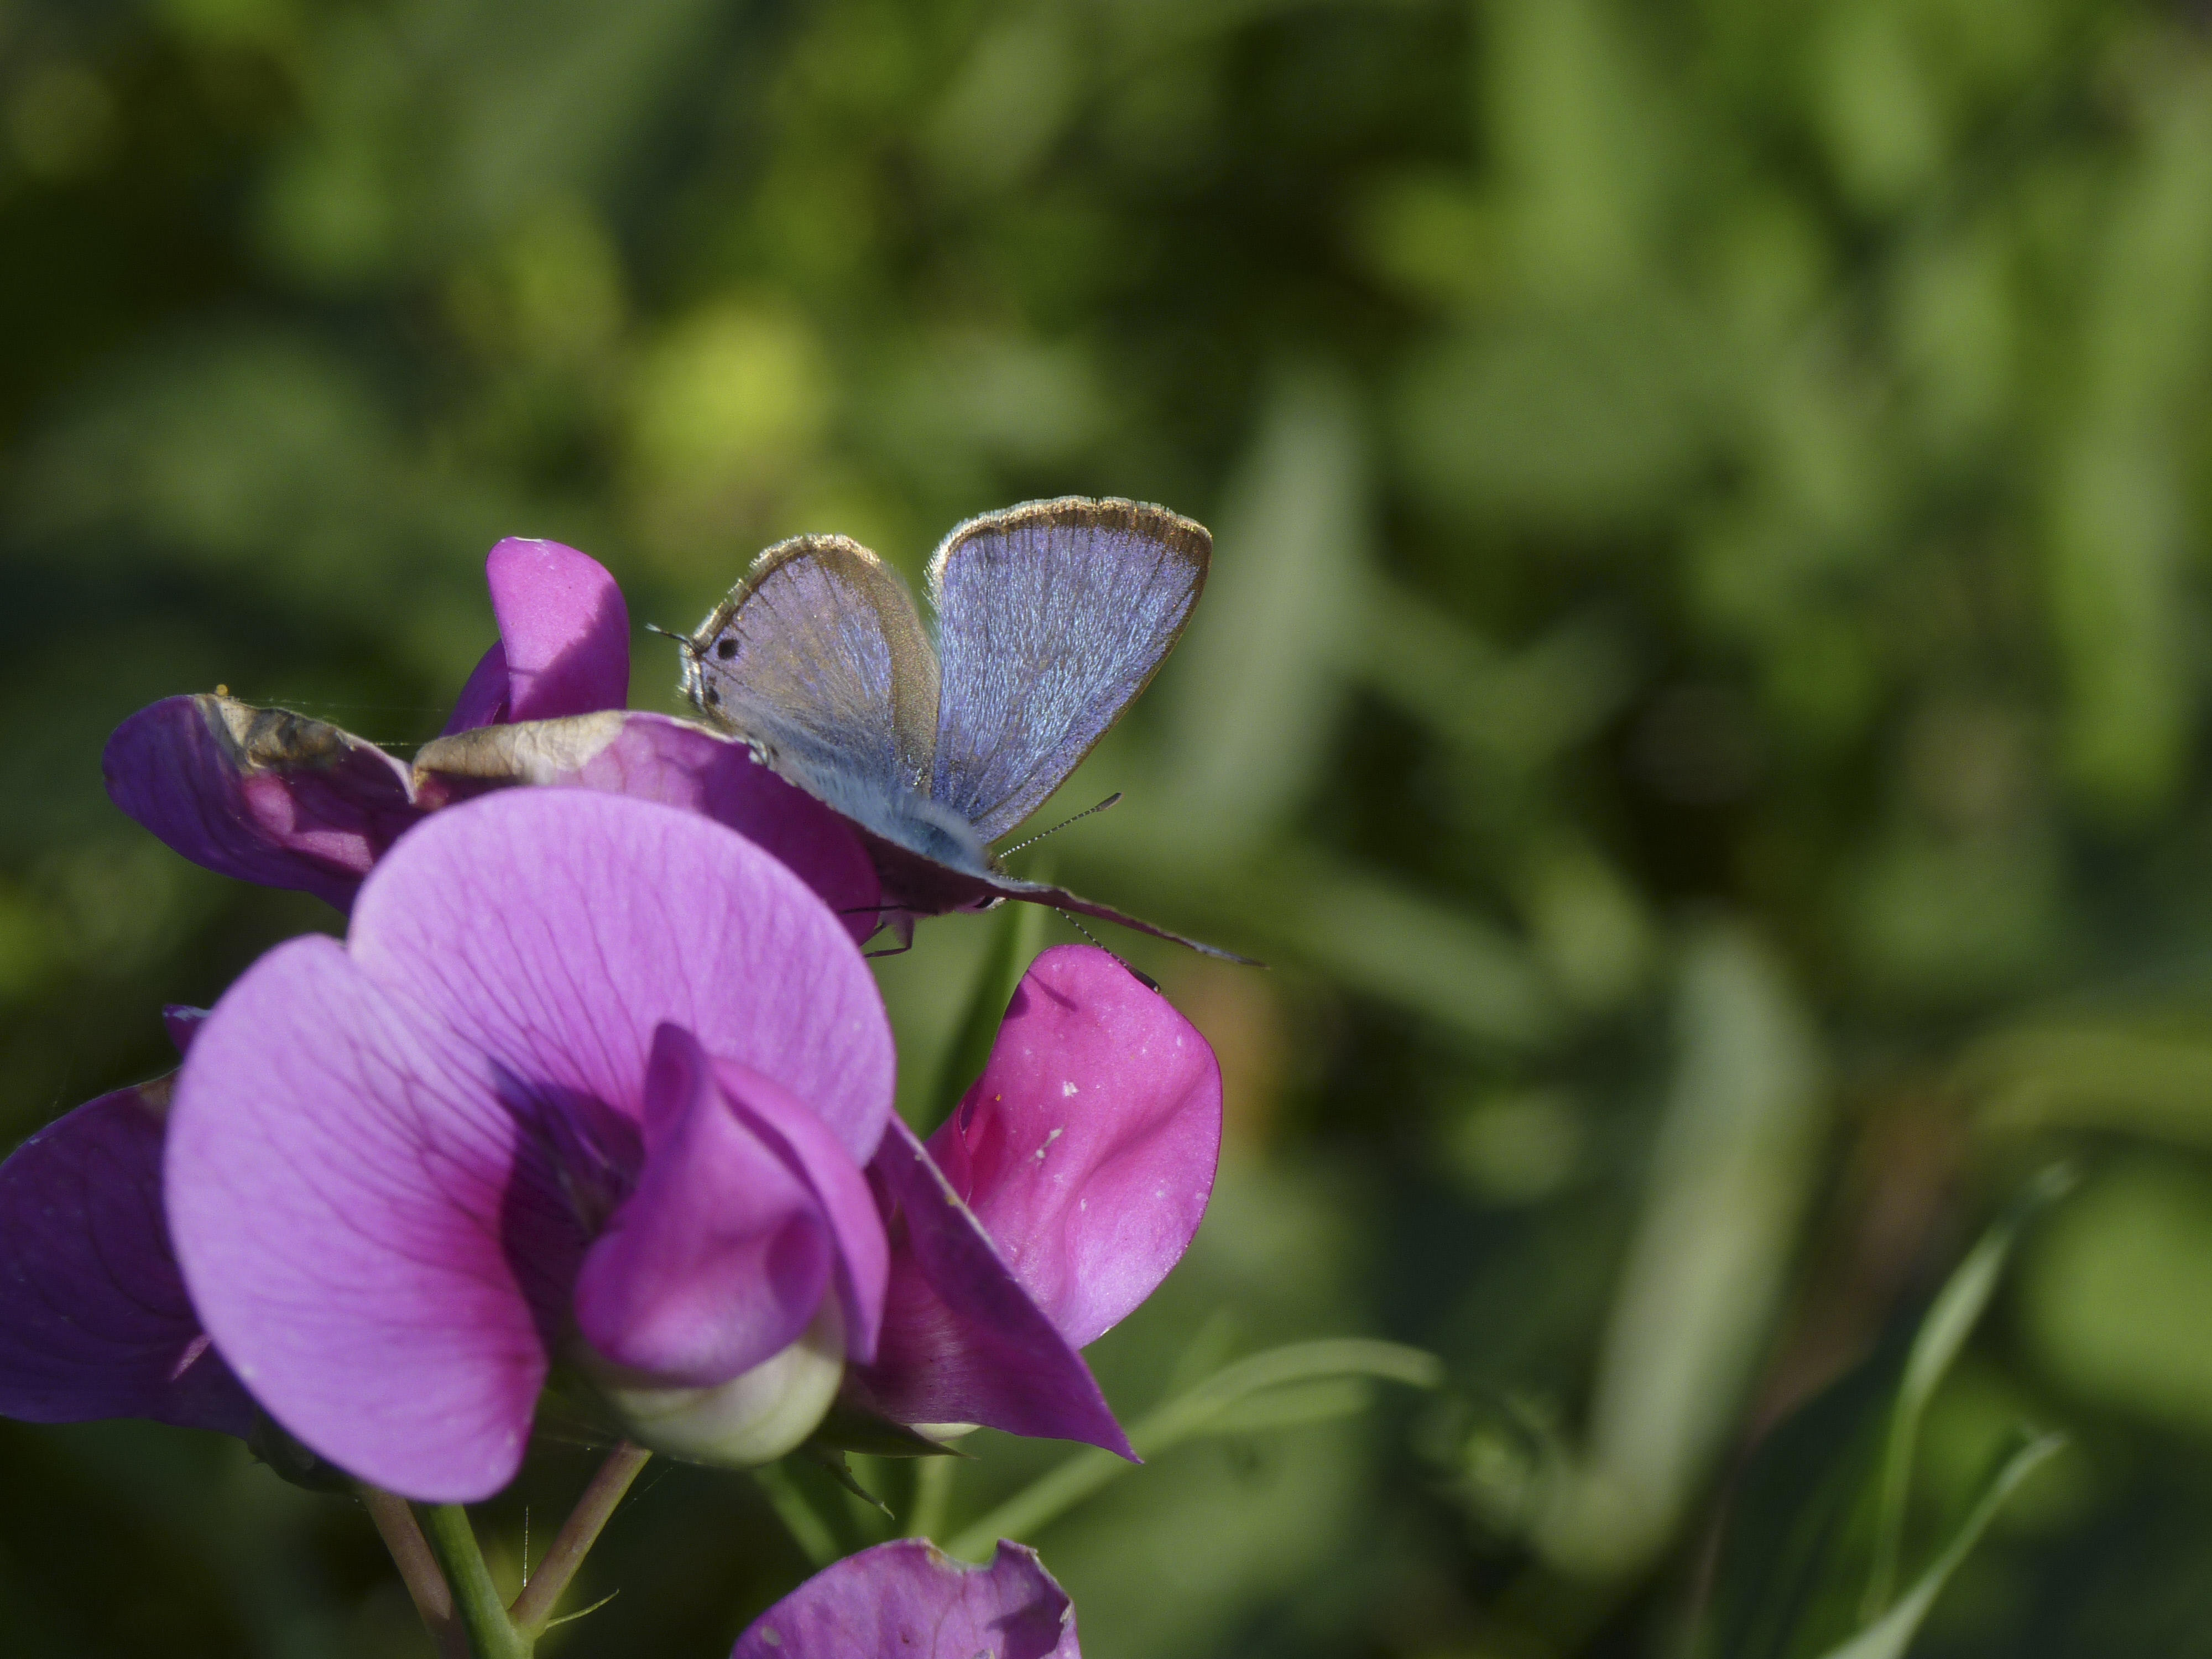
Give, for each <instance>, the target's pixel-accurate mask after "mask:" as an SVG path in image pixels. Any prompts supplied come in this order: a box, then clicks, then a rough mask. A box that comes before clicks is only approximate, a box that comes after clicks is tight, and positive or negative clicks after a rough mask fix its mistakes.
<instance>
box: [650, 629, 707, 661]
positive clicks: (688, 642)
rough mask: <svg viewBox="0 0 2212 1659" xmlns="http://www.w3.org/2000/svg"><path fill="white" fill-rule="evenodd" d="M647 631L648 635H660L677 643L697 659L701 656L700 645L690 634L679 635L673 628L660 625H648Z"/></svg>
mask: <svg viewBox="0 0 2212 1659" xmlns="http://www.w3.org/2000/svg"><path fill="white" fill-rule="evenodd" d="M645 631H646V632H647V633H648V634H658V635H660V636H661V637H662V638H663V639H666V640H673V641H676V643H677V644H678V645H680V646H682V647H684V649H685V650H686V651H688V652H690V653H691V654H692V655H693V656H695V657H696V656H697V655H698V654H699V643H698V641H696V640H694V639H693V638H692V637H691V636H690V635H689V634H679V633H678V632H677V631H676V630H675V629H672V628H663V627H662V626H661V625H660V624H659V623H646V624H645Z"/></svg>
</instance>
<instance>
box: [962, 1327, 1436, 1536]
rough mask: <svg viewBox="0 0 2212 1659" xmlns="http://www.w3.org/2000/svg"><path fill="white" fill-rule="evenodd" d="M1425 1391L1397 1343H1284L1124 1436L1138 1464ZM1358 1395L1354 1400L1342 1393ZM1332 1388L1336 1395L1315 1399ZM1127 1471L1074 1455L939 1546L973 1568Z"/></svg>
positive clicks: (1222, 1373) (1424, 1360)
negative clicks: (1395, 1389) (1404, 1391)
mask: <svg viewBox="0 0 2212 1659" xmlns="http://www.w3.org/2000/svg"><path fill="white" fill-rule="evenodd" d="M1370 1378H1371V1379H1375V1380H1377V1381H1381V1382H1386V1383H1405V1384H1407V1386H1408V1387H1411V1388H1416V1389H1433V1388H1435V1387H1437V1385H1438V1384H1439V1383H1442V1382H1443V1361H1441V1360H1439V1359H1438V1358H1437V1357H1436V1356H1435V1355H1434V1354H1431V1353H1425V1352H1422V1351H1421V1350H1420V1349H1419V1348H1409V1347H1406V1346H1402V1345H1401V1344H1399V1343H1396V1342H1376V1341H1370V1340H1365V1339H1362V1338H1358V1337H1340V1338H1334V1339H1331V1340H1323V1341H1318V1342H1292V1343H1289V1344H1286V1345H1285V1346H1282V1347H1279V1348H1270V1349H1268V1350H1267V1351H1266V1352H1263V1353H1256V1354H1254V1355H1253V1356H1252V1357H1251V1358H1249V1359H1240V1360H1238V1361H1237V1363H1236V1364H1233V1365H1227V1366H1224V1367H1223V1368H1222V1369H1221V1370H1218V1371H1216V1372H1215V1373H1214V1374H1213V1375H1212V1376H1209V1377H1207V1378H1206V1381H1204V1382H1203V1383H1200V1384H1198V1385H1197V1386H1196V1387H1195V1388H1194V1389H1190V1390H1189V1391H1188V1392H1187V1393H1184V1394H1182V1395H1177V1396H1176V1398H1175V1399H1173V1400H1170V1401H1168V1402H1167V1403H1166V1404H1165V1405H1164V1406H1161V1407H1157V1408H1156V1409H1154V1410H1153V1411H1152V1412H1151V1413H1148V1414H1146V1416H1145V1417H1144V1418H1143V1419H1140V1420H1139V1422H1138V1423H1137V1424H1136V1425H1134V1426H1133V1428H1131V1429H1130V1431H1129V1443H1130V1444H1131V1445H1133V1446H1134V1447H1135V1448H1136V1449H1137V1453H1138V1455H1139V1456H1141V1457H1146V1458H1151V1457H1156V1456H1158V1455H1159V1454H1160V1453H1162V1452H1164V1451H1166V1450H1167V1449H1169V1448H1170V1447H1171V1446H1176V1445H1179V1444H1181V1443H1182V1442H1183V1441H1186V1440H1191V1439H1195V1438H1197V1437H1200V1436H1201V1435H1205V1434H1237V1433H1243V1432H1246V1431H1255V1430H1259V1429H1263V1428H1279V1427H1285V1426H1288V1425H1292V1424H1297V1423H1312V1422H1318V1421H1322V1420H1324V1419H1328V1418H1332V1417H1340V1416H1342V1415H1344V1414H1345V1413H1346V1412H1347V1411H1350V1410H1355V1409H1357V1408H1358V1406H1359V1405H1361V1404H1364V1403H1365V1401H1364V1393H1365V1389H1364V1383H1365V1381H1366V1380H1367V1379H1370ZM1346 1382H1351V1383H1355V1384H1357V1385H1359V1386H1360V1391H1361V1394H1362V1396H1363V1397H1362V1398H1361V1399H1359V1400H1357V1401H1354V1400H1352V1399H1351V1398H1350V1397H1349V1396H1348V1395H1346V1393H1345V1392H1343V1384H1344V1383H1346ZM1331 1387H1334V1389H1336V1390H1337V1391H1336V1392H1334V1393H1329V1392H1324V1391H1323V1390H1325V1389H1328V1388H1331ZM1130 1468H1133V1465H1132V1464H1130V1463H1128V1462H1125V1461H1124V1460H1122V1459H1121V1458H1119V1457H1116V1456H1115V1455H1114V1454H1113V1453H1111V1452H1107V1451H1099V1450H1096V1449H1093V1450H1091V1451H1085V1452H1079V1453H1078V1454H1076V1455H1074V1456H1073V1457H1071V1458H1069V1459H1068V1460H1067V1462H1065V1463H1062V1464H1061V1465H1060V1467H1059V1468H1055V1469H1053V1470H1051V1471H1050V1472H1048V1474H1045V1475H1043V1476H1042V1478H1040V1479H1038V1480H1036V1481H1033V1482H1032V1483H1031V1484H1030V1485H1029V1486H1026V1487H1024V1489H1023V1490H1022V1491H1020V1492H1017V1493H1015V1494H1014V1496H1013V1497H1012V1498H1008V1499H1007V1500H1006V1502H1005V1503H1003V1504H1000V1505H999V1506H998V1507H997V1508H996V1509H994V1510H992V1511H991V1512H990V1513H989V1514H987V1515H986V1516H983V1517H982V1518H981V1520H979V1521H976V1522H973V1523H972V1524H970V1525H969V1526H968V1527H966V1528H963V1529H962V1530H961V1532H960V1533H959V1534H958V1535H957V1536H956V1537H955V1538H954V1539H953V1540H952V1541H951V1543H950V1544H948V1545H946V1546H945V1548H946V1550H947V1552H948V1553H951V1554H953V1555H958V1556H965V1557H967V1558H968V1559H971V1560H981V1559H982V1558H983V1557H984V1556H986V1555H987V1554H989V1553H990V1552H991V1550H992V1548H993V1547H994V1546H995V1545H996V1544H997V1542H998V1541H999V1540H1000V1539H1001V1538H1021V1537H1023V1536H1024V1535H1026V1534H1030V1533H1033V1532H1035V1531H1036V1529H1037V1528H1041V1527H1042V1526H1044V1525H1046V1524H1047V1523H1048V1522H1052V1521H1054V1520H1056V1519H1058V1518H1059V1517H1060V1516H1062V1515H1064V1514H1066V1512H1067V1511H1068V1510H1072V1509H1073V1508H1074V1507H1075V1506H1076V1505H1077V1504H1079V1503H1081V1502H1082V1501H1083V1500H1084V1499H1085V1498H1088V1497H1090V1496H1091V1494H1092V1493H1093V1492H1097V1491H1098V1490H1099V1489H1100V1488H1101V1487H1103V1486H1106V1485H1108V1484H1109V1483H1110V1482H1112V1481H1113V1480H1116V1479H1118V1478H1119V1477H1120V1476H1121V1475H1122V1474H1127V1472H1128V1470H1129V1469H1130Z"/></svg>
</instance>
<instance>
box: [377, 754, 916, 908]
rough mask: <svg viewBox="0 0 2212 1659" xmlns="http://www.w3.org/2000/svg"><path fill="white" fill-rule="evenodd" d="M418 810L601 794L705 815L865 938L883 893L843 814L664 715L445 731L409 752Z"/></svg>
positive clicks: (750, 758)
mask: <svg viewBox="0 0 2212 1659" xmlns="http://www.w3.org/2000/svg"><path fill="white" fill-rule="evenodd" d="M415 777H416V792H417V795H418V798H419V799H422V801H423V802H424V803H425V804H426V805H435V804H438V803H441V802H442V801H444V800H446V799H457V798H461V797H465V796H467V795H469V794H472V793H479V792H481V791H482V790H483V789H485V788H487V787H503V786H506V785H509V784H518V783H523V784H538V785H551V786H556V787H557V786H573V787H581V788H586V789H604V790H608V791H611V792H612V793H617V794H624V795H634V796H636V797H637V798H638V799H642V800H657V801H660V802H662V803H664V804H665V805H670V806H680V807H683V808H684V809H685V810H687V811H693V812H702V813H704V814H705V815H706V816H707V817H710V818H713V819H714V820H715V821H716V822H717V823H726V824H727V825H729V827H730V828H731V829H735V830H736V831H737V832H738V834H739V835H741V836H744V837H745V838H746V839H747V840H749V841H750V842H754V843H755V844H756V845H757V846H759V847H761V848H764V849H766V850H767V851H768V852H769V853H771V854H774V855H775V857H776V858H777V859H778V860H781V862H782V863H784V864H785V865H787V866H789V867H790V868H791V869H792V870H793V871H794V872H797V874H798V876H799V879H800V880H802V881H804V882H805V884H807V885H808V886H809V887H811V888H812V889H813V890H815V891H816V892H817V894H819V895H820V896H821V897H822V902H823V903H825V904H827V905H828V906H829V908H831V909H833V910H835V911H836V912H837V913H838V914H839V915H842V917H843V918H844V919H845V924H846V931H847V932H848V933H851V934H852V936H853V937H854V939H866V938H867V937H868V936H869V935H870V934H872V933H874V932H875V931H876V927H877V922H878V907H879V906H880V904H881V902H882V900H883V889H882V886H881V884H880V883H879V882H878V878H877V876H876V869H875V865H874V864H873V862H872V861H871V860H870V859H869V857H868V855H867V854H866V852H865V851H864V850H863V849H862V848H861V846H860V841H859V839H858V838H857V837H856V836H854V834H853V833H852V831H851V830H850V829H848V828H847V827H846V825H845V821H844V820H843V819H842V818H841V817H838V816H837V814H836V813H835V812H833V811H830V810H829V808H828V807H827V806H824V805H823V804H822V803H821V802H820V801H817V800H816V799H814V797H813V796H811V795H810V794H808V793H806V792H805V790H803V789H799V788H798V787H794V786H793V785H792V784H788V783H786V782H785V781H783V780H782V779H781V778H780V777H778V776H776V775H775V773H773V772H771V771H770V770H769V769H768V768H767V767H766V766H764V765H763V764H762V763H760V762H759V761H758V760H757V759H755V758H754V757H753V752H752V750H750V748H749V747H747V746H746V744H744V742H743V741H741V740H739V739H738V738H727V737H724V736H722V735H720V733H718V732H709V731H708V730H707V729H706V728H705V727H703V726H694V725H692V724H691V723H690V722H689V721H688V720H675V719H672V718H671V717H670V716H668V715H666V714H646V713H641V712H639V713H630V714H617V713H606V714H587V715H583V716H580V717H579V718H577V719H574V720H544V721H537V722H532V723H531V724H527V725H520V726H485V727H483V729H481V730H478V731H474V732H465V733H462V734H459V735H458V736H454V737H449V738H439V739H438V740H437V741H435V742H434V743H430V744H426V745H424V747H423V750H422V753H421V754H420V755H418V756H416V759H415Z"/></svg>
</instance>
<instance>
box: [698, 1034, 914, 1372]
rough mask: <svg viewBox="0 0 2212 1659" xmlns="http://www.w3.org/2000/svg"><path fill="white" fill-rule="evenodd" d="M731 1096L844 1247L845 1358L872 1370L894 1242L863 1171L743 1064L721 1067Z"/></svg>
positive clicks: (813, 1118) (718, 1072) (804, 1110)
mask: <svg viewBox="0 0 2212 1659" xmlns="http://www.w3.org/2000/svg"><path fill="white" fill-rule="evenodd" d="M713 1065H714V1076H715V1080H716V1081H717V1082H718V1083H720V1085H721V1090H722V1095H723V1097H724V1098H725V1099H726V1100H727V1101H728V1102H729V1103H730V1107H731V1109H732V1110H733V1111H735V1112H736V1113H737V1114H738V1116H739V1117H741V1118H743V1119H744V1121H746V1123H747V1124H748V1125H749V1126H750V1127H751V1129H752V1131H753V1133H756V1134H757V1135H758V1136H759V1137H760V1138H761V1139H762V1140H763V1142H765V1143H766V1144H767V1145H768V1146H770V1147H771V1148H773V1149H774V1150H775V1153H776V1155H777V1156H778V1157H779V1158H781V1159H782V1160H783V1163H784V1166H785V1167H786V1168H787V1169H788V1170H791V1172H792V1173H793V1175H795V1176H798V1177H799V1179H800V1180H802V1181H804V1182H805V1183H806V1185H807V1187H808V1188H809V1190H810V1191H811V1193H812V1194H813V1196H814V1201H815V1203H816V1204H817V1206H819V1207H820V1210H821V1214H822V1218H823V1221H824V1223H826V1224H827V1225H828V1226H829V1231H830V1232H831V1234H832V1236H833V1237H835V1239H836V1245H837V1252H836V1270H835V1271H836V1280H837V1295H838V1299H839V1301H840V1302H841V1303H842V1305H843V1309H844V1314H845V1352H847V1353H848V1355H850V1356H851V1357H852V1358H854V1359H857V1360H860V1361H861V1362H862V1363H864V1364H865V1363H866V1361H868V1360H871V1359H873V1358H875V1357H876V1343H877V1340H878V1336H879V1335H880V1334H881V1332H882V1330H883V1323H884V1285H885V1283H886V1281H887V1280H888V1279H889V1278H890V1240H888V1239H887V1238H885V1237H884V1223H883V1218H882V1216H881V1215H880V1214H879V1213H878V1212H877V1209H876V1200H875V1194H873V1193H872V1191H870V1190H869V1187H868V1178H867V1176H865V1175H864V1174H862V1173H861V1170H860V1165H859V1164H855V1163H854V1161H853V1159H852V1158H851V1157H850V1156H849V1155H848V1153H847V1152H846V1151H845V1148H844V1147H843V1146H842V1145H840V1144H839V1142H838V1140H837V1138H836V1135H835V1134H833V1133H830V1131H829V1127H828V1126H827V1125H825V1124H824V1123H823V1121H822V1120H821V1118H820V1117H818V1116H817V1115H815V1113H814V1112H813V1110H812V1109H811V1108H809V1107H807V1106H805V1105H803V1104H801V1103H799V1101H798V1100H796V1099H794V1098H793V1097H792V1095H791V1093H790V1091H788V1090H785V1089H781V1088H778V1087H777V1086H776V1085H775V1084H774V1083H772V1082H770V1081H769V1079H766V1078H764V1077H763V1076H761V1075H760V1073H757V1072H756V1071H754V1070H752V1069H751V1068H750V1066H741V1065H739V1064H738V1062H737V1061H735V1060H715V1061H714V1062H713Z"/></svg>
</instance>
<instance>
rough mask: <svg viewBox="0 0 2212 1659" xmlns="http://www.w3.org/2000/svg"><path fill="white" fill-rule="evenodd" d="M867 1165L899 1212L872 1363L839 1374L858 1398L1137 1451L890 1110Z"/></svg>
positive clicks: (904, 1413)
mask: <svg viewBox="0 0 2212 1659" xmlns="http://www.w3.org/2000/svg"><path fill="white" fill-rule="evenodd" d="M869 1169H870V1173H871V1174H872V1176H874V1177H875V1178H876V1180H877V1181H878V1182H879V1183H880V1191H881V1194H882V1198H883V1200H884V1208H885V1210H886V1212H896V1219H895V1220H894V1221H893V1224H892V1230H891V1237H892V1251H891V1273H890V1289H889V1290H888V1291H886V1292H885V1294H884V1334H883V1340H882V1341H881V1343H880V1344H878V1347H877V1350H876V1363H875V1364H872V1365H866V1366H858V1367H855V1368H854V1369H853V1370H848V1372H847V1373H846V1386H847V1389H848V1391H849V1392H850V1393H851V1394H852V1395H853V1396H854V1401H855V1402H856V1403H857V1404H859V1405H860V1406H861V1407H864V1408H865V1409H867V1410H870V1411H872V1412H874V1413H877V1414H878V1415H880V1416H883V1417H885V1418H888V1419H890V1420H891V1421H893V1422H895V1423H920V1424H939V1423H980V1424H981V1425H984V1426H985V1427H987V1428H994V1429H1004V1430H1005V1431H1006V1432H1007V1433H1009V1434H1027V1435H1037V1436H1043V1437H1051V1438H1055V1439H1061V1440H1081V1441H1085V1442H1088V1443H1090V1444H1091V1445H1094V1446H1103V1447H1104V1448H1105V1449H1107V1450H1108V1451H1110V1452H1115V1453H1117V1454H1119V1455H1121V1456H1123V1457H1127V1458H1131V1459H1133V1458H1134V1457H1135V1456H1136V1453H1135V1452H1134V1451H1133V1450H1132V1449H1130V1446H1129V1442H1128V1437H1127V1436H1126V1435H1124V1434H1123V1433H1122V1432H1121V1425H1120V1424H1118V1423H1116V1422H1115V1420H1114V1413H1113V1412H1112V1410H1111V1409H1109V1407H1108V1406H1107V1404H1106V1397H1105V1396H1104V1395H1102V1394H1101V1393H1099V1391H1098V1383H1097V1378H1095V1377H1093V1376H1091V1368H1090V1367H1089V1366H1088V1365H1086V1364H1084V1363H1083V1356H1082V1355H1081V1354H1079V1353H1078V1352H1076V1351H1075V1349H1074V1347H1073V1345H1072V1344H1070V1343H1069V1341H1068V1340H1067V1339H1066V1337H1065V1336H1063V1335H1061V1334H1060V1331H1059V1329H1058V1328H1056V1327H1055V1326H1054V1324H1053V1322H1052V1321H1051V1319H1050V1318H1049V1317H1048V1316H1047V1315H1046V1314H1045V1312H1044V1310H1042V1309H1041V1308H1039V1307H1038V1306H1037V1304H1036V1303H1035V1302H1033V1301H1031V1300H1030V1296H1029V1293H1028V1292H1027V1291H1024V1289H1023V1288H1022V1286H1021V1283H1020V1281H1019V1280H1018V1279H1016V1278H1015V1277H1014V1274H1013V1271H1012V1269H1011V1268H1010V1267H1007V1265H1006V1261H1005V1260H1004V1259H1003V1258H1002V1257H1001V1256H1000V1255H999V1253H998V1251H997V1250H996V1249H994V1248H993V1246H992V1243H991V1240H990V1238H989V1237H988V1236H987V1234H986V1233H985V1232H984V1231H983V1229H982V1227H981V1225H980V1224H979V1223H978V1222H977V1221H976V1219H975V1216H974V1215H973V1214H972V1213H971V1212H969V1209H968V1206H966V1205H965V1204H963V1203H962V1202H961V1201H960V1197H959V1194H957V1193H955V1192H954V1191H953V1190H952V1188H951V1186H950V1185H948V1184H947V1183H946V1182H945V1177H944V1176H942V1175H941V1174H939V1172H938V1169H937V1166H936V1165H935V1164H932V1163H931V1162H930V1160H929V1153H928V1152H927V1150H926V1149H925V1148H924V1147H923V1146H922V1144H921V1141H919V1140H917V1139H915V1135H914V1132H913V1131H912V1130H911V1129H908V1127H906V1125H905V1124H903V1123H902V1122H900V1121H898V1120H897V1119H896V1118H893V1119H892V1120H891V1123H890V1129H889V1131H888V1132H887V1133H885V1134H884V1144H883V1150H882V1151H881V1152H878V1153H877V1154H876V1160H875V1162H874V1163H873V1164H871V1165H870V1166H869Z"/></svg>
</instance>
